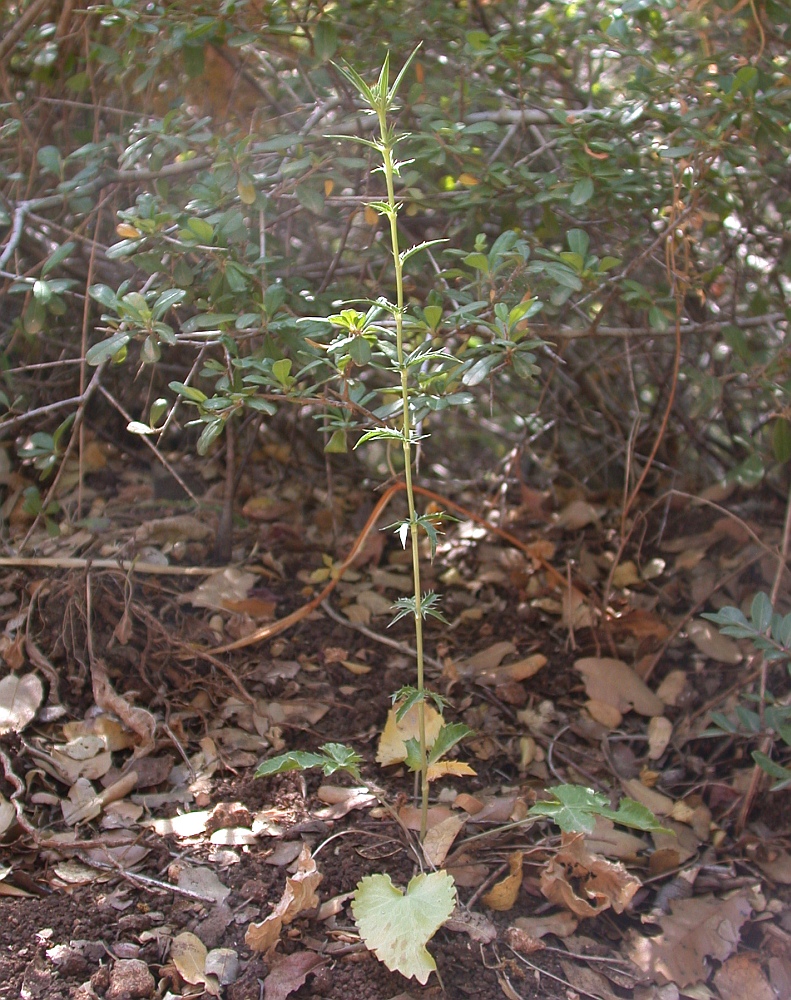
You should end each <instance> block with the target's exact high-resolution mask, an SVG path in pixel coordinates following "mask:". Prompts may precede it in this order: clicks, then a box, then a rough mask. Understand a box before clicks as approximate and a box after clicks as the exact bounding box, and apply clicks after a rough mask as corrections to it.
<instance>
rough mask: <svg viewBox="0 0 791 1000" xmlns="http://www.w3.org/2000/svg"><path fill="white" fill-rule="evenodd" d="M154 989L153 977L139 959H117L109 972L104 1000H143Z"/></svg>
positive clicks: (150, 994)
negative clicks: (108, 981)
mask: <svg viewBox="0 0 791 1000" xmlns="http://www.w3.org/2000/svg"><path fill="white" fill-rule="evenodd" d="M155 988H156V982H155V981H154V977H153V976H152V975H151V973H150V972H149V971H148V966H147V965H146V963H145V962H141V961H140V959H139V958H122V959H119V960H118V961H117V962H116V963H115V965H114V966H113V968H112V971H111V972H110V985H109V987H108V988H107V993H106V994H105V997H106V1000H144V998H146V997H150V996H152V994H153V993H154V990H155Z"/></svg>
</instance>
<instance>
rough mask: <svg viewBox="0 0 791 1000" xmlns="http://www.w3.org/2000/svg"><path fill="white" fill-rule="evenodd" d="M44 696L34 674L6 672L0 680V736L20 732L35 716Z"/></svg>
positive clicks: (40, 684)
mask: <svg viewBox="0 0 791 1000" xmlns="http://www.w3.org/2000/svg"><path fill="white" fill-rule="evenodd" d="M43 697H44V687H43V685H42V683H41V680H40V679H39V678H38V676H37V675H36V674H21V675H20V674H8V675H7V676H6V677H4V678H3V679H2V680H1V681H0V736H1V735H3V734H4V733H21V732H22V730H23V729H24V728H25V726H27V725H28V724H29V723H30V722H32V721H33V719H34V718H35V715H36V712H37V711H38V707H39V705H40V704H41V701H42V699H43Z"/></svg>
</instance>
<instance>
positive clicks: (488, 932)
mask: <svg viewBox="0 0 791 1000" xmlns="http://www.w3.org/2000/svg"><path fill="white" fill-rule="evenodd" d="M445 930H448V931H453V932H454V933H455V934H467V935H468V937H469V938H470V940H471V941H477V942H479V943H480V944H491V943H492V941H496V940H497V928H496V927H495V926H494V924H493V923H492V922H491V920H490V919H489V918H488V917H486V916H484V914H483V913H476V912H475V911H474V910H468V909H467V908H466V907H461V906H458V905H457V906H456V908H455V909H454V911H453V913H451V915H450V917H448V919H447V920H446V921H445Z"/></svg>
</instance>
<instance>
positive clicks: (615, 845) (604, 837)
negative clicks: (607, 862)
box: [585, 816, 646, 861]
mask: <svg viewBox="0 0 791 1000" xmlns="http://www.w3.org/2000/svg"><path fill="white" fill-rule="evenodd" d="M585 848H586V849H587V850H588V851H589V852H590V853H591V854H603V855H604V857H605V858H617V859H618V860H619V861H636V860H637V855H638V854H639V853H640V852H641V851H644V850H645V849H646V843H645V841H644V840H642V839H641V838H640V837H636V836H635V835H634V834H633V833H627V832H626V830H620V829H618V827H616V826H615V824H614V823H613V821H612V820H611V819H605V818H604V817H603V816H597V817H596V822H595V824H594V827H593V833H586V834H585Z"/></svg>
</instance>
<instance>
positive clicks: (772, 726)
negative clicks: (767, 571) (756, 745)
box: [703, 593, 791, 792]
mask: <svg viewBox="0 0 791 1000" xmlns="http://www.w3.org/2000/svg"><path fill="white" fill-rule="evenodd" d="M703 617H704V618H708V620H709V621H712V622H714V624H715V625H718V626H719V629H720V632H722V634H723V635H729V636H732V637H733V638H734V639H751V640H752V643H753V646H755V648H756V649H757V650H759V651H760V652H761V653H762V654H763V658H764V662H765V663H768V662H770V661H774V660H785V661H786V669H787V670H788V673H789V676H791V614H787V615H780V614H777V613H776V612H775V610H774V608H773V607H772V602H771V600H770V599H769V597H768V596H767V595H766V594H764V593H758V594H756V595H755V597H754V598H753V601H752V604H751V606H750V618H749V620H748V619H747V616H746V615H745V614H744V612H742V611H740V610H739V608H734V607H725V608H720V610H719V611H718V612H717V613H716V614H704V615H703ZM745 700H748V701H753V702H757V704H758V711H755V710H754V709H751V708H748V707H747V706H746V705H737V706H736V710H735V719H732V718H730V717H729V716H727V715H724V714H723V713H722V712H712V713H711V721H712V722H713V723H714V725H715V726H717V729H718V730H720V731H722V732H726V733H735V734H741V735H746V736H753V737H755V736H760V735H761V734H767V733H768V736H769V740H767V747H769V746H771V745H773V744H775V743H776V742H777V741H778V738H779V740H780V741H781V744H784V745H785V746H786V747H791V705H789V704H787V703H786V702H787V700H788V699H787V697H786V698H784V699H782V700H781V699H780V698H779V697H776V696H775V695H774V693H773V692H771V691H769V690H766V691H764V692H763V697H761V696H760V695H749V696H745ZM752 758H753V760H754V761H755V763H756V764H757V765H758V766H759V767H760V768H761V770H762V771H765V772H766V774H768V775H769V777H770V778H774V784H773V785H772V789H771V790H772V791H773V792H777V791H780V790H781V789H785V788H789V787H791V767H787V766H784V765H783V764H779V763H778V762H777V761H776V760H773V759H772V758H771V757H770V756H769V755H768V754H766V753H764V752H763V751H762V750H753V751H752Z"/></svg>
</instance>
